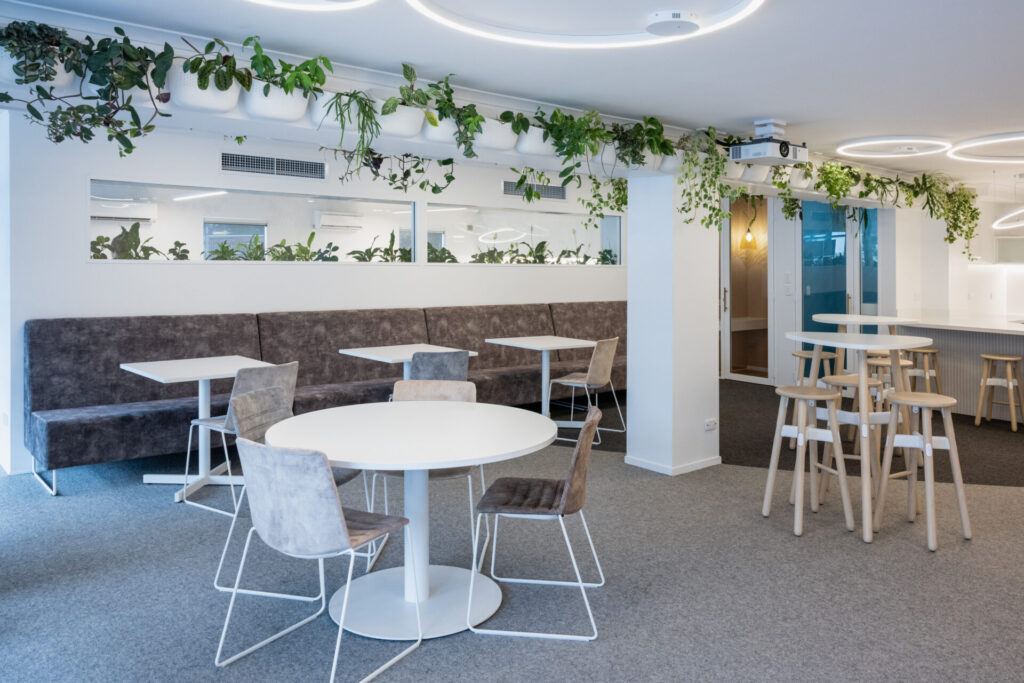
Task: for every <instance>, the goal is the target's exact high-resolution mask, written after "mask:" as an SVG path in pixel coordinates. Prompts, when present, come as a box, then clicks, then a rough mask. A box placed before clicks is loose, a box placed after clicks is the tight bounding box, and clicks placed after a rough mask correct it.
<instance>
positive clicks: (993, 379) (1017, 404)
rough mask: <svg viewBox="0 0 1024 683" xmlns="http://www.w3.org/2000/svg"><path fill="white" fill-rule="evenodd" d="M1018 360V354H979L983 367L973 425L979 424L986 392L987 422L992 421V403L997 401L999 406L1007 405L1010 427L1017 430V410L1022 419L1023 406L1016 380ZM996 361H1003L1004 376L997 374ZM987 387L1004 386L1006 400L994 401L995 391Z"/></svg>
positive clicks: (1023, 414) (1018, 384) (1023, 416)
mask: <svg viewBox="0 0 1024 683" xmlns="http://www.w3.org/2000/svg"><path fill="white" fill-rule="evenodd" d="M1020 360H1021V357H1020V356H1004V355H1002V354H998V353H983V354H981V362H982V365H983V369H982V373H981V387H980V389H979V390H978V410H977V412H976V413H975V414H974V424H975V426H977V425H980V424H981V411H982V408H983V407H984V406H985V398H986V394H988V408H987V411H986V417H985V419H986V420H988V421H989V422H991V421H992V404H993V403H998V404H999V405H1001V406H1002V405H1005V406H1009V407H1010V428H1011V429H1012V430H1013V431H1017V413H1018V412H1020V414H1021V419H1022V420H1024V406H1022V405H1021V403H1022V401H1021V395H1020V382H1018V381H1017V376H1018V375H1017V363H1019V362H1020ZM998 363H1003V364H1004V365H1005V369H1006V375H1005V377H998V376H997V374H998V370H999V366H998ZM989 387H1006V396H1007V398H1008V402H1007V403H1003V402H1002V401H996V400H995V393H996V392H995V391H994V390H989Z"/></svg>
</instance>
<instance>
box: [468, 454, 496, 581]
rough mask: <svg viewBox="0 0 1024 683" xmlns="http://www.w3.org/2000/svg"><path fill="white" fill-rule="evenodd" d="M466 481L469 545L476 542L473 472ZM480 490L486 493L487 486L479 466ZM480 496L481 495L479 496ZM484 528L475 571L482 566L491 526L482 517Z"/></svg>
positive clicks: (489, 538) (474, 554)
mask: <svg viewBox="0 0 1024 683" xmlns="http://www.w3.org/2000/svg"><path fill="white" fill-rule="evenodd" d="M466 481H467V482H468V484H469V539H470V542H471V543H475V542H476V531H475V530H474V518H475V517H476V501H475V500H474V499H473V472H472V471H470V473H469V475H468V476H467V477H466ZM480 490H481V491H486V490H487V484H486V482H485V481H484V468H483V465H481V466H480ZM481 495H482V494H481ZM484 527H485V528H486V529H487V536H486V538H484V544H483V548H482V549H481V550H480V562H479V563H476V565H475V566H476V571H481V570H482V569H483V566H484V556H485V555H486V554H487V544H488V543H490V541H491V525H490V524H489V523H488V521H487V518H486V517H484ZM473 557H474V558H476V550H474V551H473ZM474 562H475V560H474Z"/></svg>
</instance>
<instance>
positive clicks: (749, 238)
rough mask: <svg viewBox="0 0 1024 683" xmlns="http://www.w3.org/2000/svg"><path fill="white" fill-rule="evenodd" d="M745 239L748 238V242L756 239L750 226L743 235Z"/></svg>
mask: <svg viewBox="0 0 1024 683" xmlns="http://www.w3.org/2000/svg"><path fill="white" fill-rule="evenodd" d="M743 239H744V240H746V241H747V242H753V241H754V235H753V233H751V232H750V228H747V234H746V235H744V236H743Z"/></svg>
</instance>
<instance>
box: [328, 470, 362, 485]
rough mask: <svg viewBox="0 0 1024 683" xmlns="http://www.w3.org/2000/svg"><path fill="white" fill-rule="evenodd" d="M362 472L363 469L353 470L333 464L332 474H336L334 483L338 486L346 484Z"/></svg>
mask: <svg viewBox="0 0 1024 683" xmlns="http://www.w3.org/2000/svg"><path fill="white" fill-rule="evenodd" d="M361 473H362V470H352V469H349V468H347V467H335V466H334V465H331V474H333V475H334V483H335V485H337V486H341V485H342V484H346V483H348V482H350V481H352V480H353V479H355V478H356V477H358V476H359V475H360V474H361Z"/></svg>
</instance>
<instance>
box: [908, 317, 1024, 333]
mask: <svg viewBox="0 0 1024 683" xmlns="http://www.w3.org/2000/svg"><path fill="white" fill-rule="evenodd" d="M1016 320H1024V316H1022V317H1021V318H1019V319H1007V318H996V317H991V316H988V317H986V316H969V315H948V316H941V315H938V316H936V315H932V316H922V317H920V318H917V319H916V320H915V322H913V323H905V324H903V325H901V327H919V328H923V329H931V330H961V331H964V332H988V333H991V334H1024V324H1022V323H1021V322H1016Z"/></svg>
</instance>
